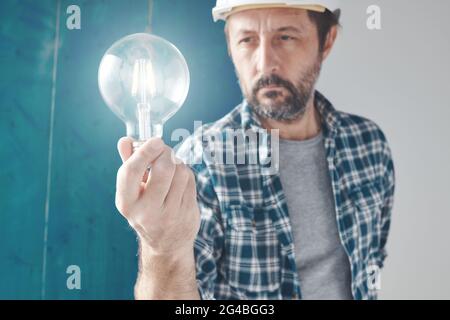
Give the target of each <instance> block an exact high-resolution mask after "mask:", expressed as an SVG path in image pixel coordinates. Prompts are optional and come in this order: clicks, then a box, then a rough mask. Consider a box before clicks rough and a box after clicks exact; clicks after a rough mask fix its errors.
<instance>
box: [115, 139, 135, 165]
mask: <svg viewBox="0 0 450 320" xmlns="http://www.w3.org/2000/svg"><path fill="white" fill-rule="evenodd" d="M117 150H118V151H119V155H120V158H121V159H122V162H125V161H127V160H128V158H130V157H131V155H132V154H133V139H131V138H130V137H123V138H121V139H120V140H119V142H118V143H117Z"/></svg>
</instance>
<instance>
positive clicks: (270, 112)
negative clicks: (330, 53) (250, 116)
mask: <svg viewBox="0 0 450 320" xmlns="http://www.w3.org/2000/svg"><path fill="white" fill-rule="evenodd" d="M321 67H322V63H321V59H320V57H319V58H318V59H316V61H315V63H314V65H312V66H310V67H309V68H308V69H307V70H306V71H305V72H304V73H303V74H301V76H300V77H299V80H298V81H297V82H296V83H295V84H294V83H292V82H291V81H288V80H285V79H283V78H281V77H279V76H277V75H275V74H272V75H270V76H265V77H261V78H260V79H259V80H258V81H257V82H256V83H255V85H254V86H253V88H252V92H251V94H250V95H247V94H246V99H247V101H248V102H249V105H250V107H251V109H252V110H253V112H255V113H256V114H257V115H258V116H260V117H262V118H265V119H272V120H277V121H293V120H297V119H299V118H301V117H302V116H303V115H304V114H305V112H306V109H307V104H308V101H309V99H310V98H311V95H312V94H313V90H314V87H315V84H316V82H317V79H318V77H319V75H320V71H321ZM269 86H271V87H274V86H276V87H278V88H276V89H273V90H272V88H270V87H269ZM268 87H269V88H268ZM263 100H264V101H263Z"/></svg>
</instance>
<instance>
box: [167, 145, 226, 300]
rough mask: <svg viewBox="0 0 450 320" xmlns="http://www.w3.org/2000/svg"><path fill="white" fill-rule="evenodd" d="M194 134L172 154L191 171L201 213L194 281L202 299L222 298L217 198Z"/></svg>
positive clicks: (219, 221) (221, 233) (221, 234)
mask: <svg viewBox="0 0 450 320" xmlns="http://www.w3.org/2000/svg"><path fill="white" fill-rule="evenodd" d="M198 146H199V142H197V143H196V142H195V137H190V138H188V139H187V140H186V141H185V142H184V143H183V144H182V145H181V146H180V147H179V148H178V150H177V152H176V155H177V157H178V158H180V159H181V160H183V162H184V163H185V164H187V165H188V166H189V167H190V168H191V169H192V171H193V173H194V176H195V179H196V187H197V202H198V206H199V210H200V215H201V222H200V229H199V233H198V235H197V238H196V239H195V243H194V254H195V263H196V272H197V285H198V291H199V294H200V297H201V299H202V300H214V299H222V298H223V297H222V296H221V295H220V293H219V292H218V288H220V287H221V286H219V285H218V275H219V272H220V262H221V257H222V252H223V245H224V232H223V224H222V222H221V211H220V205H219V200H218V198H217V195H216V193H215V191H214V187H213V184H212V180H211V177H210V173H209V170H208V168H207V167H206V166H205V164H204V162H203V161H202V151H201V150H199V149H198Z"/></svg>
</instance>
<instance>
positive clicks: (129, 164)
mask: <svg viewBox="0 0 450 320" xmlns="http://www.w3.org/2000/svg"><path fill="white" fill-rule="evenodd" d="M126 144H127V143H126V142H123V145H120V147H122V146H124V150H123V151H124V153H123V155H124V158H126V155H127V154H126V152H127V150H125V149H127V148H128V147H126ZM164 150H165V144H164V142H163V141H162V140H161V139H160V138H152V139H150V140H149V141H147V142H146V143H145V144H144V145H142V146H141V147H140V148H139V149H138V150H137V151H136V152H135V153H133V154H132V155H131V157H129V158H128V160H126V161H125V163H124V164H123V165H122V166H121V167H120V169H119V172H118V173H117V199H116V201H118V202H119V203H120V204H121V205H122V206H125V207H128V206H129V205H128V204H130V203H134V202H135V201H136V200H137V199H138V197H139V195H140V191H141V182H142V177H143V176H144V173H145V171H146V170H147V168H148V166H149V165H150V163H152V162H154V161H155V160H156V159H157V158H158V157H159V156H161V154H162V153H163V151H164Z"/></svg>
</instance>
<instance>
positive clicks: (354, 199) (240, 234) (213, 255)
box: [116, 0, 394, 299]
mask: <svg viewBox="0 0 450 320" xmlns="http://www.w3.org/2000/svg"><path fill="white" fill-rule="evenodd" d="M332 2H333V1H316V2H315V3H313V4H311V2H309V1H290V2H289V4H288V5H287V4H286V1H276V0H271V1H261V0H260V1H256V0H233V1H221V0H219V1H218V3H217V7H216V8H215V9H214V10H213V13H214V18H215V20H219V19H223V20H226V26H225V34H226V39H227V44H228V49H229V54H230V57H231V59H232V60H233V63H234V65H235V68H236V72H237V75H238V78H239V81H240V85H241V88H242V92H243V95H244V101H243V103H242V104H241V105H239V106H238V107H237V108H235V109H234V110H233V111H232V112H231V113H230V114H228V115H227V116H226V117H224V118H223V119H221V120H219V121H217V122H216V123H214V124H212V125H207V126H205V127H203V128H202V130H200V131H199V132H196V134H194V136H192V137H190V138H189V139H188V140H187V141H185V143H184V144H183V146H182V147H181V148H180V149H179V150H178V154H177V155H178V157H179V158H181V160H183V161H184V162H185V163H188V164H190V168H189V167H188V166H187V165H185V164H183V163H182V162H180V161H179V160H180V159H177V160H178V161H175V162H174V161H172V160H173V159H171V151H172V150H171V149H170V148H168V147H167V146H165V145H164V143H163V142H162V141H161V140H160V139H152V140H150V141H148V142H147V143H146V144H145V145H144V146H142V147H141V148H140V149H139V150H137V151H136V152H135V153H134V154H132V152H131V150H132V141H131V140H130V139H128V138H123V139H121V140H120V141H119V152H120V154H121V157H122V159H123V160H124V164H123V166H122V167H121V168H120V170H119V172H118V180H117V196H116V205H117V207H118V209H119V211H120V212H121V213H122V214H123V215H124V216H125V217H126V218H127V219H128V221H129V223H130V225H131V226H132V227H133V228H134V229H135V230H136V232H137V234H138V235H139V239H140V255H139V256H140V267H139V276H138V279H137V282H136V287H135V295H136V298H138V299H198V298H201V299H375V298H376V297H377V291H376V289H377V280H378V278H377V273H378V271H379V269H380V268H381V267H382V266H383V261H384V259H385V257H386V252H385V245H386V241H387V236H388V231H389V224H390V215H391V210H392V204H393V193H394V168H393V163H392V159H391V154H390V150H389V146H388V144H387V142H386V139H385V137H384V135H383V133H382V132H381V130H380V129H379V128H378V127H377V126H376V125H375V124H374V123H373V122H371V121H370V120H367V119H364V118H361V117H358V116H355V115H350V114H346V113H343V112H339V111H336V110H335V109H334V108H333V106H332V104H331V103H330V102H329V101H328V100H327V99H326V98H325V97H324V96H323V95H322V94H320V93H319V92H318V91H316V90H315V84H316V81H317V79H318V77H319V73H320V70H321V66H322V63H323V61H324V60H325V59H326V58H327V57H328V55H329V54H330V52H331V50H332V48H333V45H334V42H335V39H336V36H337V28H338V25H339V11H337V10H335V9H336V7H333V6H332ZM267 3H270V5H267ZM230 129H231V130H246V131H248V130H254V131H258V130H261V129H267V130H271V129H276V130H277V132H278V133H279V150H275V151H276V152H277V153H278V155H279V159H280V161H279V164H278V167H279V171H277V172H275V173H270V174H267V172H264V171H263V169H264V168H266V167H267V165H265V164H257V165H254V164H241V163H239V164H238V163H233V164H229V163H226V164H221V163H215V162H214V161H211V160H210V159H209V160H208V159H206V158H204V157H202V155H201V154H200V159H199V154H198V152H195V150H198V147H199V146H202V145H203V146H204V139H203V136H205V135H213V134H216V133H219V134H221V133H224V132H225V131H227V130H230ZM233 143H234V140H233ZM205 159H206V160H205ZM192 160H195V161H192ZM198 160H200V161H198ZM148 165H151V173H150V175H149V176H148V175H147V174H146V175H145V176H144V179H143V180H142V176H143V175H144V173H145V172H146V168H147V167H148Z"/></svg>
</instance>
